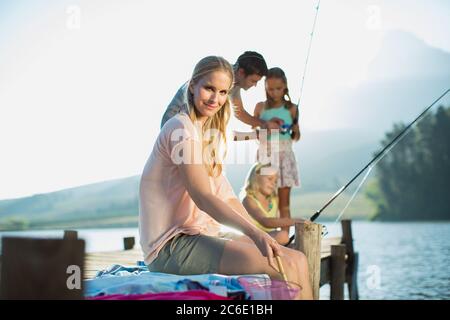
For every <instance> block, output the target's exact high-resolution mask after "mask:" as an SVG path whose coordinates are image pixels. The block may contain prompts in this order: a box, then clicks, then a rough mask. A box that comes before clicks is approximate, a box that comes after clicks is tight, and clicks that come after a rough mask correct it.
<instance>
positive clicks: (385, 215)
mask: <svg viewBox="0 0 450 320" xmlns="http://www.w3.org/2000/svg"><path fill="white" fill-rule="evenodd" d="M404 128H405V125H404V124H396V125H394V128H393V130H392V131H391V132H388V133H386V137H385V139H384V140H383V141H382V142H381V144H382V147H384V146H386V145H387V144H388V143H389V142H390V141H391V140H392V139H393V138H394V137H395V136H396V135H397V134H399V133H400V132H401V131H402V130H403V129H404ZM449 137H450V108H449V107H447V108H444V107H442V106H441V107H439V108H438V110H437V111H436V112H435V113H430V114H429V115H428V116H426V117H424V118H423V119H422V120H421V121H420V122H419V123H418V124H417V126H415V127H414V128H413V129H412V130H410V131H409V133H407V134H406V135H405V136H404V137H403V138H402V139H401V141H400V142H398V143H397V145H396V146H395V147H394V148H393V149H391V151H390V152H389V153H388V154H387V155H386V156H385V157H384V158H383V159H382V160H381V161H380V162H379V163H378V166H377V168H376V177H377V183H376V184H374V185H372V186H370V188H368V191H367V196H368V197H369V198H370V199H371V200H372V201H374V202H375V204H376V206H377V213H376V216H375V218H376V219H380V220H448V219H450V202H449V201H448V199H449V196H450V179H449V177H450V140H449Z"/></svg>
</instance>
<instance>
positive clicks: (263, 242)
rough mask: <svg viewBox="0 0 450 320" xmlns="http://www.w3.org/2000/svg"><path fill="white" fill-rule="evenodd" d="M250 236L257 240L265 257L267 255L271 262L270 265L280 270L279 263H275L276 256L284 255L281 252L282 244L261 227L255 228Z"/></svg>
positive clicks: (256, 242)
mask: <svg viewBox="0 0 450 320" xmlns="http://www.w3.org/2000/svg"><path fill="white" fill-rule="evenodd" d="M250 238H251V239H252V240H253V242H255V244H256V246H257V247H258V249H259V251H260V252H261V254H262V255H263V256H264V257H267V261H268V262H269V266H271V267H272V268H273V269H274V270H276V271H277V272H279V271H280V270H278V268H277V265H276V264H275V260H274V257H276V256H280V257H281V256H283V253H282V252H281V246H280V244H279V243H278V242H277V240H275V239H274V238H273V237H272V236H270V235H269V234H268V233H266V232H264V231H261V230H259V229H255V231H254V232H253V234H252V235H251V236H250Z"/></svg>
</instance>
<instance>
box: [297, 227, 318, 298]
mask: <svg viewBox="0 0 450 320" xmlns="http://www.w3.org/2000/svg"><path fill="white" fill-rule="evenodd" d="M321 242H322V225H320V224H316V223H311V224H304V223H296V224H295V245H294V248H295V249H296V250H299V251H301V252H303V253H304V254H305V256H306V258H307V259H308V268H309V275H310V282H311V288H312V290H313V298H314V299H315V300H318V299H319V289H320V258H321V257H320V250H321Z"/></svg>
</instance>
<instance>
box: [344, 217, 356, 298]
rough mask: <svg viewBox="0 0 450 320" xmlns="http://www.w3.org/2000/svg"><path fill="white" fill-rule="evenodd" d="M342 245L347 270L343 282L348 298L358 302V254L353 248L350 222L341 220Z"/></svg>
mask: <svg viewBox="0 0 450 320" xmlns="http://www.w3.org/2000/svg"><path fill="white" fill-rule="evenodd" d="M341 226H342V243H343V244H345V248H346V254H347V268H346V272H345V282H347V285H348V293H349V298H350V299H351V300H358V299H359V294H358V282H357V278H358V276H357V275H358V253H355V251H354V247H353V234H352V221H351V220H342V221H341Z"/></svg>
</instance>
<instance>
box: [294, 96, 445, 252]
mask: <svg viewBox="0 0 450 320" xmlns="http://www.w3.org/2000/svg"><path fill="white" fill-rule="evenodd" d="M449 92H450V89H447V90H446V91H445V92H444V93H443V94H441V96H439V98H437V99H436V100H435V101H434V102H433V103H432V104H431V105H429V106H428V107H427V108H426V109H425V110H424V111H422V113H421V114H420V115H419V116H418V117H417V118H415V119H414V120H413V121H412V122H411V123H410V124H409V125H408V126H406V127H405V128H404V129H403V130H402V131H401V132H400V133H399V134H398V135H397V136H396V137H395V138H394V139H392V140H391V142H389V144H387V145H386V146H385V147H384V148H383V150H381V151H380V152H379V153H378V154H377V155H376V156H375V157H374V158H373V159H372V160H371V161H370V162H369V163H368V164H367V165H366V166H365V167H364V168H363V169H361V170H360V171H359V172H358V173H357V174H356V175H355V176H354V177H353V178H352V179H351V180H350V181H349V182H347V184H345V185H344V186H343V187H341V188H340V189H339V190H338V191H337V192H336V193H335V194H334V195H333V196H332V197H331V198H330V199H329V200H328V201H327V202H326V203H325V205H324V206H323V207H322V208H320V209H319V210H317V211H316V213H314V214H313V215H312V216H311V218H310V221H312V222H314V221H315V220H316V219H317V218H319V216H320V215H321V213H322V211H323V210H325V209H326V208H327V207H328V206H329V205H330V204H331V203H332V202H333V201H334V200H335V199H336V198H337V197H338V196H339V195H340V194H341V193H342V192H344V190H345V189H347V187H348V186H349V185H351V184H352V183H353V181H355V180H356V179H357V178H358V177H359V176H360V175H361V173H363V172H364V171H365V170H366V169H367V168H369V167H370V166H371V165H372V164H373V163H374V162H375V161H376V160H377V159H378V158H380V157H381V156H382V155H383V154H384V153H385V152H386V150H388V149H389V148H390V147H391V146H392V145H393V144H394V143H395V142H397V141H398V140H399V139H401V138H402V137H403V136H404V135H405V134H406V133H407V132H408V131H409V129H411V127H412V126H413V125H414V124H415V123H416V122H417V121H419V120H420V119H421V118H422V117H423V116H424V115H425V113H427V112H428V110H430V109H431V108H432V107H433V106H434V105H435V104H436V103H437V102H438V101H439V100H441V99H442V98H443V97H444V96H445V95H446V94H447V93H449ZM294 237H295V236H291V237H290V238H289V242H288V244H289V243H291V242H292V241H293V240H294Z"/></svg>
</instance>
